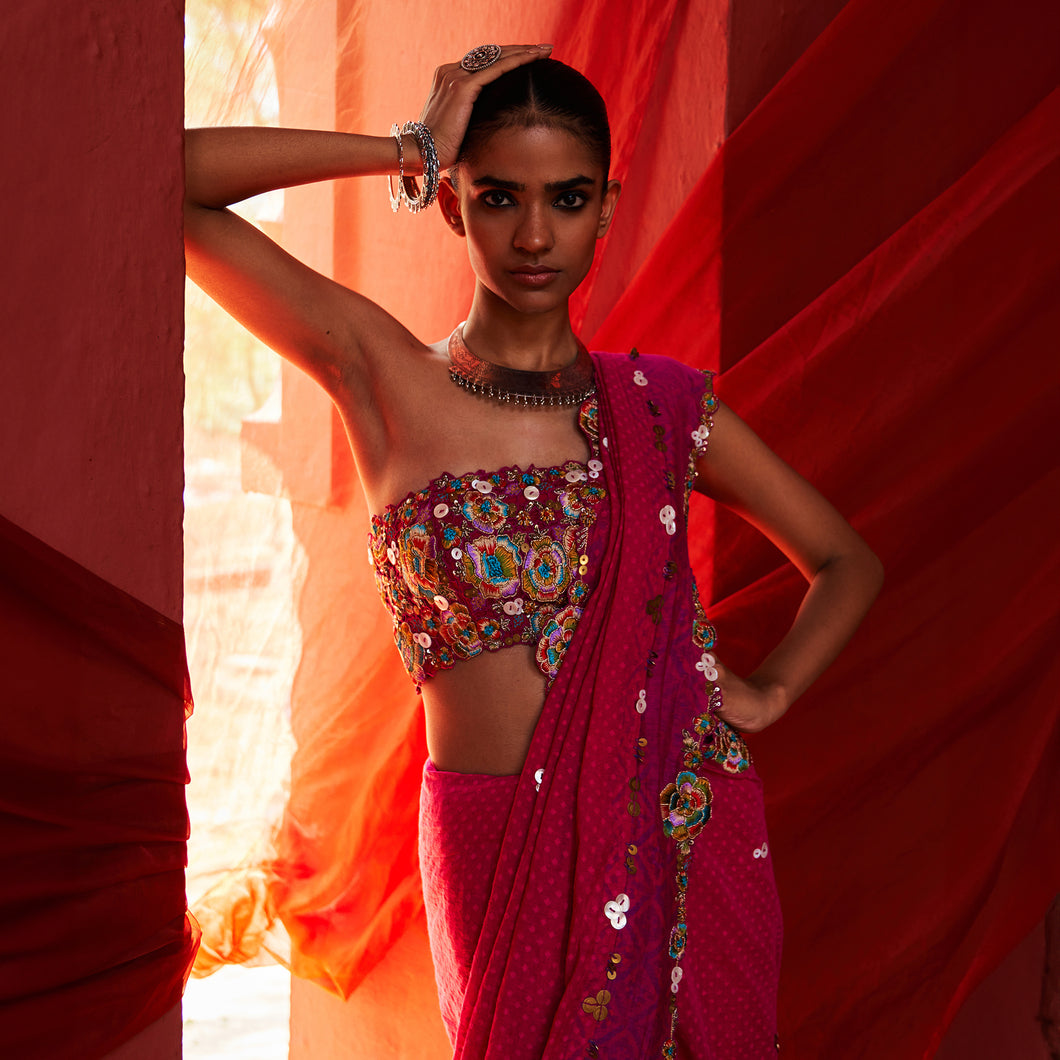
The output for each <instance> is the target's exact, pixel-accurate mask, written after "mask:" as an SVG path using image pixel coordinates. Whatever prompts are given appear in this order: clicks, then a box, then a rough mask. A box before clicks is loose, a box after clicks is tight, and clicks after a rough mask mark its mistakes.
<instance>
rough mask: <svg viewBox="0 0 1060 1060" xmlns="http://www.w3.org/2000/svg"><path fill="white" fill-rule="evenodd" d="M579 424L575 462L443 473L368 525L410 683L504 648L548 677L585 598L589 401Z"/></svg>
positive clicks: (595, 429)
mask: <svg viewBox="0 0 1060 1060" xmlns="http://www.w3.org/2000/svg"><path fill="white" fill-rule="evenodd" d="M578 423H579V426H580V427H581V429H582V431H583V432H584V434H585V436H586V438H587V439H588V441H589V445H590V449H591V452H590V455H589V460H588V462H587V463H585V464H582V463H579V462H577V461H570V462H568V463H566V464H564V465H562V466H559V467H549V468H535V467H529V468H526V469H523V468H504V469H502V470H500V471H496V472H492V473H490V474H486V473H485V472H477V473H473V474H468V475H461V476H460V477H458V478H457V477H453V476H448V475H443V476H441V477H439V478H437V479H435V480H433V481H432V482H430V483H429V484H428V485H427V486H426V487H425V488H424V489H422V490H420V491H418V492H416V493H412V494H410V495H409V496H408V497H406V498H405V499H404V500H403V501H401V502H400V503H399V504H397V505H393V506H391V507H390V508H388V509H387V511H386V512H385V514H384V515H382V516H376V517H374V518H373V519H372V529H371V531H370V533H369V535H368V543H369V553H370V556H371V560H372V563H373V565H374V567H375V578H376V585H377V586H378V588H379V591H380V595H381V596H382V598H383V603H384V604H385V605H386V607H387V609H388V610H389V611H390V613H391V614H392V615H393V616H394V639H395V641H396V642H397V645H398V649H399V650H400V651H401V656H402V659H403V660H404V662H405V666H406V668H407V669H408V671H409V673H410V674H411V675H412V677H413V679H414V680H415V681H416V682H417V685H418V684H421V683H422V682H423V681H424V680H425V679H427V678H428V677H431V676H432V675H433V674H434V673H436V672H437V670H439V669H447V668H449V667H451V666H453V665H454V664H455V663H456V662H457V661H458V660H460V659H466V658H470V657H471V656H473V655H477V654H478V653H479V652H481V651H483V650H484V649H493V648H502V647H506V646H508V645H512V644H532V645H535V648H536V657H537V663H538V665H539V666H540V668H541V670H542V671H543V672H544V673H545V675H546V676H547V677H548V678H549V679H550V680H551V678H553V677H554V676H555V674H556V671H557V669H558V667H559V664H560V662H561V661H562V658H563V654H564V652H565V650H566V646H567V644H568V643H569V642H570V639H571V637H572V636H573V635H574V630H575V628H576V627H577V624H578V619H579V618H580V617H581V613H582V608H583V607H584V606H585V603H586V601H587V598H588V595H589V589H590V586H591V584H592V576H591V575H590V570H589V559H588V554H587V552H586V549H587V546H588V540H589V529H590V527H591V526H592V523H593V521H594V519H595V517H596V511H597V506H598V504H599V502H600V501H601V500H602V499H603V498H604V497H605V496H606V493H605V489H604V486H603V485H602V482H603V479H602V474H601V473H602V470H603V463H602V461H601V460H600V459H599V451H598V446H599V414H598V409H597V404H596V399H595V397H593V398H590V399H589V400H588V401H586V402H584V403H583V405H582V407H581V409H580V410H579V413H578ZM443 605H444V606H443Z"/></svg>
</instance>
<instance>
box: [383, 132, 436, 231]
mask: <svg viewBox="0 0 1060 1060" xmlns="http://www.w3.org/2000/svg"><path fill="white" fill-rule="evenodd" d="M390 135H391V136H393V137H394V139H395V140H397V145H398V190H397V194H396V195H395V193H394V184H393V178H392V176H388V177H387V187H388V188H389V190H390V207H391V209H392V210H393V211H394V212H395V213H396V212H397V210H398V206H399V204H400V203H402V202H403V203H404V204H405V206H406V207H407V208H408V211H409V213H419V212H420V210H426V209H427V207H428V206H430V205H431V204H432V203H433V202H434V200H435V199H436V198H437V197H438V181H439V176H440V173H439V170H438V153H437V151H435V149H434V137H433V136H431V130H430V129H428V128H427V126H426V125H424V124H423V122H419V121H407V122H405V124H404V125H403V126H402V127H401V128H400V129H399V128H398V127H397V125H396V124H394V125H392V126H391V127H390ZM403 136H411V137H412V138H413V139H414V140H415V141H416V147H417V149H418V150H419V152H420V160H421V162H422V163H423V190H422V191H421V190H420V187H419V185H418V184H417V183H416V178H415V177H413V176H406V175H405V159H404V152H403V149H402V146H401V138H402V137H403Z"/></svg>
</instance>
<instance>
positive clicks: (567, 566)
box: [523, 532, 577, 601]
mask: <svg viewBox="0 0 1060 1060" xmlns="http://www.w3.org/2000/svg"><path fill="white" fill-rule="evenodd" d="M567 539H568V534H567V533H566V532H564V535H563V539H561V540H560V541H554V540H553V539H552V538H551V537H547V536H545V535H542V536H540V537H535V538H534V539H533V540H532V541H531V542H530V547H529V548H528V549H527V552H526V559H525V561H524V562H523V587H524V588H525V589H526V591H527V593H529V594H530V596H532V597H533V598H534V599H536V600H549V601H551V600H555V599H557V598H558V597H559V595H560V593H562V592H563V590H564V589H566V587H567V585H568V584H569V582H570V577H571V562H570V560H571V555H570V553H568V551H567V549H566V548H565V547H564V546H565V545H567V544H568V540H567ZM574 556H577V550H574Z"/></svg>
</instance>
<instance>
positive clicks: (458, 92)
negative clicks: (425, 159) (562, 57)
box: [420, 44, 552, 171]
mask: <svg viewBox="0 0 1060 1060" xmlns="http://www.w3.org/2000/svg"><path fill="white" fill-rule="evenodd" d="M551 51H552V45H551V44H506V45H504V46H502V47H501V48H500V54H499V56H498V57H497V58H496V59H495V60H493V61H492V62H488V60H489V58H490V54H491V52H492V49H490V48H489V46H480V47H479V48H473V49H472V50H471V51H470V52H468V54H467V55H466V56H465V57H464V60H462V61H463V62H465V63H466V67H465V66H462V65H461V63H460V62H455V63H446V64H445V65H444V66H439V67H438V69H437V70H435V71H434V83H433V85H432V86H431V93H430V95H429V96H428V97H427V102H426V103H425V104H424V105H423V112H422V113H421V114H420V121H421V122H423V124H424V125H426V126H427V128H428V129H430V131H431V135H432V136H433V137H434V146H435V150H436V152H437V154H438V166H439V168H440V169H442V170H443V171H444V170H446V169H448V168H449V167H450V166H452V165H454V164H455V163H456V159H457V155H458V153H459V151H460V145H461V143H463V140H464V133H465V131H466V130H467V123H468V121H469V120H470V118H471V108H472V107H473V106H474V103H475V100H476V99H477V98H478V94H479V92H481V91H482V86H483V85H488V84H489V83H490V82H491V81H495V80H496V79H497V78H498V77H500V76H501V74H504V73H507V72H508V71H509V70H514V69H515V68H516V67H517V66H522V65H523V64H524V63H532V62H534V61H535V60H537V59H546V58H548V56H549V54H550V53H551ZM467 67H470V69H468V68H467ZM476 67H478V68H477V69H476Z"/></svg>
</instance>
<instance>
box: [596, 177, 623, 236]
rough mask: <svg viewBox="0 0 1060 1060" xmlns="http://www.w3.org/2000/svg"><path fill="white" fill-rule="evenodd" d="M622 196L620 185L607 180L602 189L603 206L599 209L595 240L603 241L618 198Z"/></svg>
mask: <svg viewBox="0 0 1060 1060" xmlns="http://www.w3.org/2000/svg"><path fill="white" fill-rule="evenodd" d="M621 194H622V185H621V184H620V183H619V182H618V181H617V180H609V181H608V182H607V187H606V188H604V204H603V206H602V207H601V209H600V223H599V224H598V225H597V226H596V238H597V239H603V238H604V236H606V235H607V230H608V229H609V228H610V227H611V221H612V220H613V219H614V216H615V207H616V206H618V197H619V195H621Z"/></svg>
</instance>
